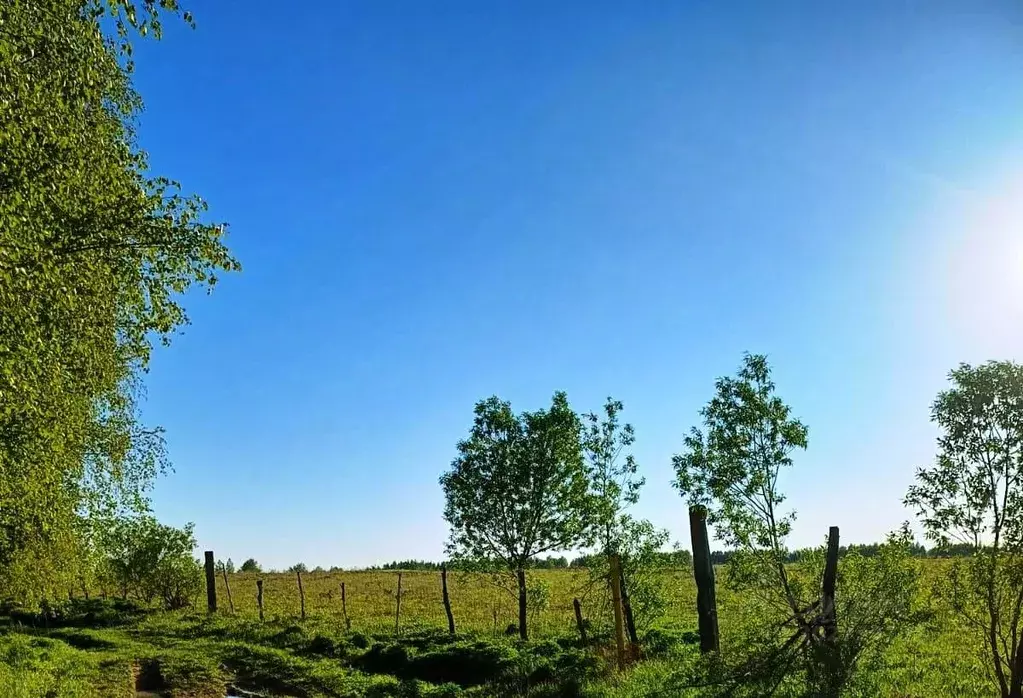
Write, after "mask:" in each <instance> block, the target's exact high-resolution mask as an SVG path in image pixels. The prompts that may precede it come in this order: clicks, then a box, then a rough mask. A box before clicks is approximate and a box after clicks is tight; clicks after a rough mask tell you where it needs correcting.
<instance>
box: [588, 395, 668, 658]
mask: <svg viewBox="0 0 1023 698" xmlns="http://www.w3.org/2000/svg"><path fill="white" fill-rule="evenodd" d="M623 409H624V406H623V405H622V403H621V401H620V400H615V399H614V398H610V397H609V398H608V399H607V401H606V402H605V403H604V409H603V414H601V415H597V414H594V413H589V414H586V415H584V417H583V424H584V428H583V440H582V442H583V452H584V455H585V458H586V461H585V462H586V477H587V480H588V481H589V490H590V492H589V495H590V499H589V507H590V511H589V520H590V526H591V536H592V538H593V539H594V544H595V546H596V548H597V551H598V555H597V556H596V557H594V558H593V564H591V566H590V567H589V568H588V571H589V580H588V583H587V585H586V590H585V592H584V593H585V595H586V596H588V597H589V596H593V595H595V596H596V600H597V604H596V605H597V607H598V608H599V609H600V610H601V612H602V613H601V615H603V616H604V617H605V618H609V617H610V615H611V614H610V609H611V592H610V579H609V576H610V572H611V566H610V562H609V561H610V557H611V556H612V555H618V556H619V558H620V560H621V569H622V588H623V589H624V591H625V598H626V599H628V605H627V613H626V625H627V630H628V632H629V635H630V639H631V640H632V641H633V642H636V641H637V640H638V635H637V626H640V627H642V626H644V625H648V624H649V623H650V622H652V621H653V620H655V619H656V617H657V615H658V613H659V612H660V610H661V608H662V607H663V604H664V600H663V593H662V592H663V586H664V585H663V583H662V581H661V580H660V579H658V578H657V577H656V575H655V574H653V573H654V571H655V570H656V568H658V567H661V564H660V563H661V561H662V560H663V556H661V555H659V554H658V553H659V552H660V550H661V548H663V547H664V545H665V544H666V543H667V542H668V532H667V531H665V530H663V529H658V528H655V527H654V526H653V525H652V524H651V523H650V522H649V521H646V520H637V519H636V518H635V517H633V516H632V514H631V513H630V512H629V509H630V508H631V507H632V506H633V505H635V504H636V503H637V502H638V501H639V492H640V489H641V488H642V487H643V485H644V483H645V482H646V481H645V479H644V478H643V477H640V476H639V475H638V470H639V467H638V465H637V464H636V459H635V458H634V457H633V455H632V454H631V453H630V452H629V450H630V448H631V447H632V445H633V443H635V441H636V436H635V431H634V430H633V428H632V425H631V424H623V423H622V422H621V413H622V410H623ZM605 611H606V612H605Z"/></svg>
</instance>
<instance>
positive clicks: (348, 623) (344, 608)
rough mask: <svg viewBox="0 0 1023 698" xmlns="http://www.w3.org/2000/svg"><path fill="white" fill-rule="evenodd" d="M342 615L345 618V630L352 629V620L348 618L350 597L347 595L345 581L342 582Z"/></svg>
mask: <svg viewBox="0 0 1023 698" xmlns="http://www.w3.org/2000/svg"><path fill="white" fill-rule="evenodd" d="M341 615H342V616H344V619H345V630H347V631H351V629H352V621H351V620H350V619H349V618H348V599H347V598H346V596H345V583H344V582H341Z"/></svg>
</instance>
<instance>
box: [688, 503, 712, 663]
mask: <svg viewBox="0 0 1023 698" xmlns="http://www.w3.org/2000/svg"><path fill="white" fill-rule="evenodd" d="M689 533H690V536H691V537H692V541H693V576H694V577H696V612H697V614H698V615H699V622H700V651H701V652H704V653H706V652H717V651H718V648H719V639H718V606H717V592H716V591H715V589H714V565H713V564H712V563H711V560H710V537H709V536H708V535H707V510H706V509H705V508H704V507H701V506H692V507H689Z"/></svg>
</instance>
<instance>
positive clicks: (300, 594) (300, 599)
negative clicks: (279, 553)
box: [295, 570, 305, 620]
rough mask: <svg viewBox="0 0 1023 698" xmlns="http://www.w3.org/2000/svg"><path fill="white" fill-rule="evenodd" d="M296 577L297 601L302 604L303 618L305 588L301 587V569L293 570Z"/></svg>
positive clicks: (303, 615) (303, 616) (303, 614)
mask: <svg viewBox="0 0 1023 698" xmlns="http://www.w3.org/2000/svg"><path fill="white" fill-rule="evenodd" d="M295 575H296V576H297V577H298V602H299V603H300V604H301V605H302V620H305V590H304V589H303V588H302V570H295Z"/></svg>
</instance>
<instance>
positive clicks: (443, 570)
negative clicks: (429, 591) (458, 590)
mask: <svg viewBox="0 0 1023 698" xmlns="http://www.w3.org/2000/svg"><path fill="white" fill-rule="evenodd" d="M440 587H441V594H442V596H443V598H444V612H445V613H446V614H447V616H448V632H449V633H450V634H452V635H454V634H455V616H454V615H453V614H452V613H451V597H449V596H448V567H447V565H441V566H440Z"/></svg>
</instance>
